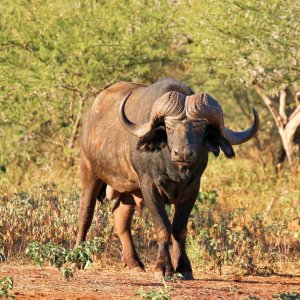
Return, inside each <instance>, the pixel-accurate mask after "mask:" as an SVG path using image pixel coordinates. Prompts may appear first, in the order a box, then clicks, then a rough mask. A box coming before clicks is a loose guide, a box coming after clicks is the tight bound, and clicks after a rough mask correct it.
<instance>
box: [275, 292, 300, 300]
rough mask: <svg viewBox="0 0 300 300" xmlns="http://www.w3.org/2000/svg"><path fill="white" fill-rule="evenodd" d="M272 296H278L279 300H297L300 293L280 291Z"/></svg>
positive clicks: (299, 297)
mask: <svg viewBox="0 0 300 300" xmlns="http://www.w3.org/2000/svg"><path fill="white" fill-rule="evenodd" d="M273 298H278V299H280V300H299V299H300V294H299V293H280V294H276V295H273Z"/></svg>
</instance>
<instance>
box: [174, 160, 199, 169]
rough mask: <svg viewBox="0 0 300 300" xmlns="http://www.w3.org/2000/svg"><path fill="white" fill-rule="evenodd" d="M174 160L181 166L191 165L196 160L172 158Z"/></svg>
mask: <svg viewBox="0 0 300 300" xmlns="http://www.w3.org/2000/svg"><path fill="white" fill-rule="evenodd" d="M172 162H173V163H174V164H176V165H178V166H180V167H190V166H192V165H193V164H195V161H194V160H172Z"/></svg>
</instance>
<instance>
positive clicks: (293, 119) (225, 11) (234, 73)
mask: <svg viewBox="0 0 300 300" xmlns="http://www.w3.org/2000/svg"><path fill="white" fill-rule="evenodd" d="M200 10H201V14H199V12H200ZM195 12H196V15H195ZM190 13H191V14H193V15H194V22H190V24H191V25H192V26H190V28H189V32H191V35H192V38H193V40H194V43H193V44H191V50H190V53H189V58H190V60H191V61H192V62H193V63H194V64H195V65H199V64H201V63H202V65H203V64H205V65H206V69H207V70H208V72H207V73H208V74H210V75H212V76H214V77H217V78H218V80H216V81H217V82H219V83H220V82H222V80H223V82H224V84H225V85H227V86H228V87H231V88H233V89H235V90H237V89H239V88H240V89H243V88H245V89H254V90H255V91H256V92H257V94H258V95H259V97H260V99H261V101H263V103H264V104H265V105H266V107H267V108H268V109H269V111H270V113H271V116H272V117H273V120H274V122H275V124H276V126H277V129H278V132H279V134H280V137H281V141H282V144H283V147H284V150H285V152H286V156H287V158H288V162H289V164H290V165H292V164H293V163H294V162H296V161H297V160H298V159H299V155H300V147H299V140H300V137H299V135H300V108H299V105H300V103H299V91H300V83H299V74H300V51H299V46H300V44H299V41H300V30H299V26H298V25H299V19H300V5H299V2H298V1H292V0H289V1H283V0H272V1H271V0H266V1H251V0H246V1H241V0H226V1H221V0H218V1H206V2H205V3H202V2H196V1H195V2H193V3H192V5H191V7H190ZM187 23H189V22H187Z"/></svg>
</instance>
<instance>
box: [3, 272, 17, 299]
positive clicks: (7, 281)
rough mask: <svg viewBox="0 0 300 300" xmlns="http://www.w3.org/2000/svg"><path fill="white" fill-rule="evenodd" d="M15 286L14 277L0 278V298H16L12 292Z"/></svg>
mask: <svg viewBox="0 0 300 300" xmlns="http://www.w3.org/2000/svg"><path fill="white" fill-rule="evenodd" d="M13 287H14V279H13V278H12V277H3V278H2V279H1V280H0V298H2V297H5V298H6V299H15V296H14V295H12V294H10V292H11V290H12V289H13Z"/></svg>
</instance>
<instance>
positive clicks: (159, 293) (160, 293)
mask: <svg viewBox="0 0 300 300" xmlns="http://www.w3.org/2000/svg"><path fill="white" fill-rule="evenodd" d="M163 284H164V288H163V289H162V288H159V289H158V290H155V289H151V290H150V291H149V292H147V291H145V290H144V289H143V288H142V287H141V288H140V289H139V290H138V291H137V295H139V296H140V297H141V299H147V300H169V299H171V290H172V289H171V287H169V286H168V285H167V284H166V282H165V280H163Z"/></svg>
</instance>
